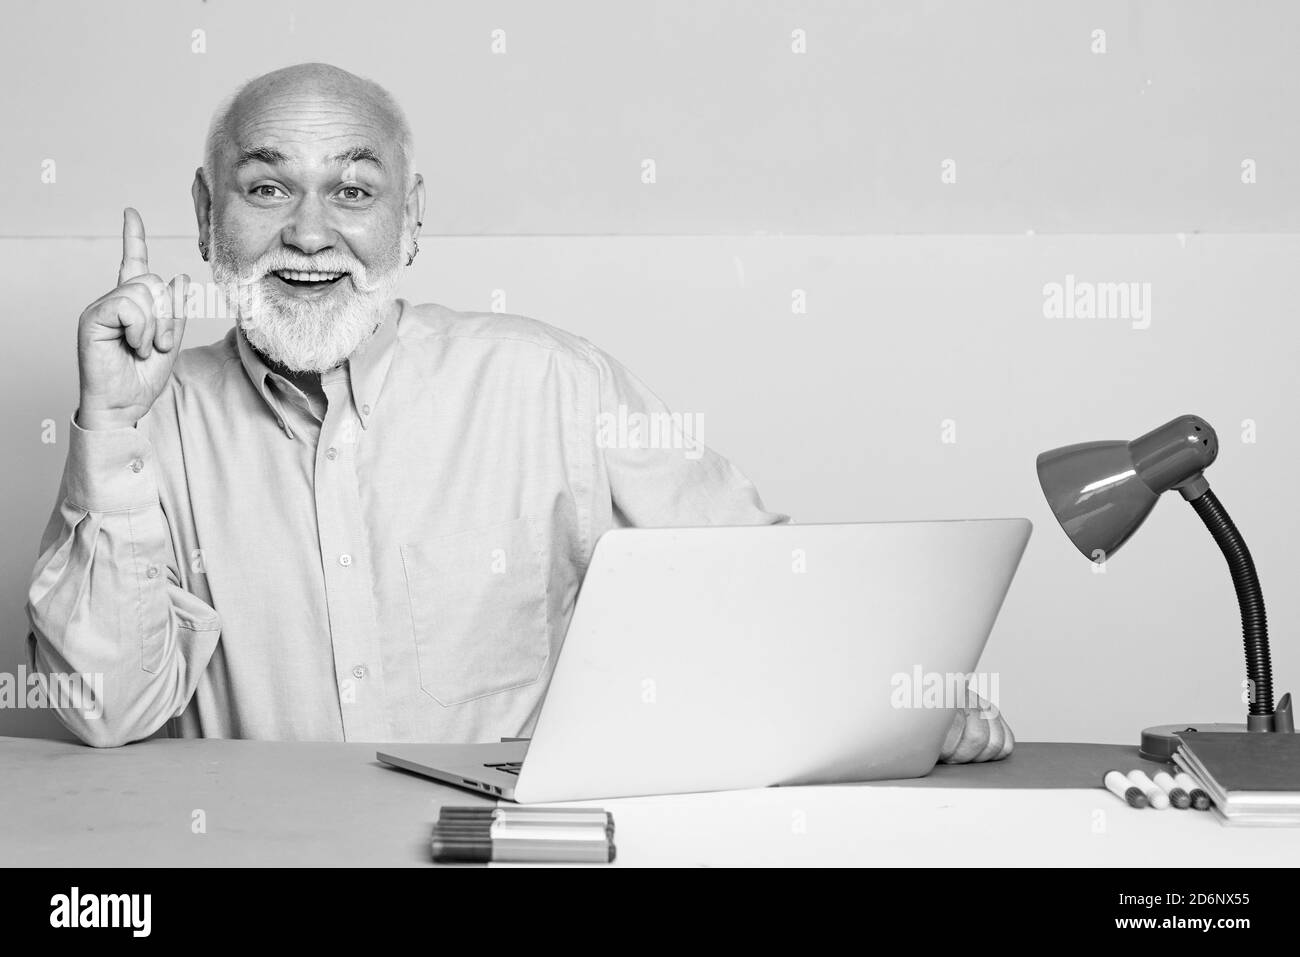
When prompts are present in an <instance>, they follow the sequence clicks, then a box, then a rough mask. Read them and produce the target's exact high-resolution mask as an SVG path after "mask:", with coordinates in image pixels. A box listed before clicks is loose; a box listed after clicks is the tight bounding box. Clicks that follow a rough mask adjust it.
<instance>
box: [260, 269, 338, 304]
mask: <svg viewBox="0 0 1300 957" xmlns="http://www.w3.org/2000/svg"><path fill="white" fill-rule="evenodd" d="M268 275H270V276H272V277H274V278H275V280H276V282H277V283H278V284H279V285H280V286H281V287H282V288H284V289H287V290H288V291H289V292H290V293H291V294H292V295H294V296H298V297H299V298H307V299H310V298H315V296H316V295H325V294H327V293H328V292H329V291H330V290H331V289H332V288H333V287H334V285H335V284H336V283H337V282H338V281H339V280H340V279H342V278H343V277H344V276H346V275H348V273H345V272H335V271H332V270H329V271H326V270H321V271H307V270H302V269H276V270H274V271H272V272H271V273H269V274H268Z"/></svg>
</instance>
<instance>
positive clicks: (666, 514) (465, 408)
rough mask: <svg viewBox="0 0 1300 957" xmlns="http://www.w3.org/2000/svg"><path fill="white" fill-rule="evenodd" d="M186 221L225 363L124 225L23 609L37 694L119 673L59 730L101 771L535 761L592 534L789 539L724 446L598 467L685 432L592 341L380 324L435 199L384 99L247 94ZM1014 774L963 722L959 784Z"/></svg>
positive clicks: (390, 311) (86, 316)
mask: <svg viewBox="0 0 1300 957" xmlns="http://www.w3.org/2000/svg"><path fill="white" fill-rule="evenodd" d="M192 194H193V200H194V211H195V215H196V216H197V219H198V230H199V250H200V253H201V254H202V256H203V258H204V259H205V260H210V261H211V265H212V273H213V277H214V279H216V280H217V282H218V283H220V284H221V288H222V289H223V290H224V291H225V292H226V294H227V297H228V300H229V302H228V304H229V306H230V307H231V310H232V312H233V314H234V316H235V324H234V326H233V327H232V328H231V330H230V332H229V333H228V334H227V335H226V336H225V338H224V339H222V340H221V341H219V342H217V343H214V344H212V345H208V346H203V347H200V348H192V349H187V350H185V351H184V352H181V351H180V343H181V338H182V335H183V333H184V327H185V311H186V310H185V308H184V303H185V302H186V301H187V300H188V294H187V282H188V280H187V278H186V277H184V276H181V277H177V278H176V279H174V280H173V281H172V282H171V283H169V284H168V283H164V281H163V279H162V278H161V277H159V276H157V275H154V274H153V273H151V272H150V270H149V261H148V249H147V246H146V239H145V230H144V224H143V223H142V221H141V218H140V216H139V214H138V213H137V212H136V211H135V210H133V209H128V210H126V212H125V217H124V223H123V230H122V262H121V267H120V270H119V274H118V282H117V285H116V286H115V287H114V288H113V289H111V290H110V291H109V292H107V293H105V294H104V295H103V296H102V297H100V298H99V299H97V300H96V301H95V302H93V303H91V304H90V305H89V306H88V307H87V308H86V310H85V312H84V313H82V316H81V319H80V323H79V326H78V360H79V371H80V377H81V378H80V382H81V394H80V402H79V405H78V408H77V412H76V414H75V416H74V418H73V422H72V424H71V440H70V447H69V452H68V460H67V465H66V468H65V472H64V479H63V485H62V488H61V490H60V493H59V500H58V503H57V505H56V508H55V511H54V514H53V516H52V517H51V520H50V523H49V526H48V528H47V530H46V533H45V536H44V541H43V547H42V555H41V558H40V560H39V562H38V565H37V568H36V571H35V575H34V580H33V583H32V587H31V591H30V596H29V602H28V610H29V615H30V618H31V622H32V625H33V636H32V641H31V648H30V651H31V658H32V664H33V667H34V668H36V669H38V670H42V671H50V672H66V673H91V674H96V673H102V674H103V675H104V681H103V701H102V702H98V704H99V705H101V706H102V716H101V717H99V718H97V719H96V718H90V717H87V716H86V715H85V714H84V713H82V712H80V711H77V710H75V709H64V710H61V711H60V712H59V713H60V716H61V718H62V719H63V720H64V722H65V723H66V724H67V725H68V726H69V727H70V728H71V729H72V730H73V731H74V732H75V733H76V734H78V735H79V736H80V737H81V738H82V739H84V740H85V741H87V742H88V743H90V744H92V745H97V746H116V745H120V744H124V743H126V742H129V741H133V740H136V739H139V738H143V737H147V736H149V735H151V734H153V733H155V732H156V731H158V730H159V729H160V728H162V727H163V726H164V725H165V724H169V725H170V729H169V730H170V731H171V733H172V734H174V735H185V736H215V737H246V738H268V739H308V740H336V741H337V740H350V741H443V742H471V741H483V740H493V739H496V738H499V737H503V736H515V735H526V734H527V733H528V732H529V731H530V729H531V727H532V724H533V722H534V720H535V718H536V714H537V709H538V706H539V704H540V701H541V697H542V693H543V691H544V689H545V687H546V684H547V679H548V676H549V672H550V668H551V666H552V663H553V662H554V660H555V652H556V650H557V647H558V645H559V642H560V641H561V640H562V638H563V635H564V632H565V628H566V626H567V623H568V619H569V616H570V613H571V611H572V609H573V604H574V598H575V596H576V593H577V590H578V585H579V583H580V581H581V578H582V575H583V572H584V570H585V568H586V566H587V563H588V560H589V559H590V557H591V553H592V548H593V546H594V544H595V541H596V539H597V538H598V537H599V536H600V534H601V533H602V532H604V531H605V530H606V529H608V528H611V527H614V526H616V525H625V524H634V525H703V524H733V525H737V524H759V523H773V522H780V521H785V520H786V516H784V515H782V514H780V513H776V512H771V511H768V510H767V509H765V508H764V507H763V505H762V503H761V501H760V499H759V496H758V494H757V492H756V491H755V489H754V486H753V485H752V484H751V483H750V482H749V481H748V480H747V479H746V478H745V477H744V476H743V475H742V474H741V473H740V472H739V471H738V470H737V469H736V468H735V467H734V466H732V465H731V464H729V463H728V462H727V461H725V460H724V459H723V458H721V457H720V456H718V455H717V454H715V453H714V452H713V451H711V450H709V449H707V448H704V447H702V446H698V445H694V444H693V443H690V442H687V443H685V447H682V446H681V444H679V443H667V444H672V445H677V446H678V447H674V448H644V447H640V448H639V447H631V448H628V447H617V445H618V444H617V443H608V442H600V441H598V437H599V432H600V428H599V425H600V422H601V421H602V416H609V415H618V414H628V415H631V414H634V413H641V414H643V415H648V416H657V415H667V414H668V413H667V410H666V409H665V407H664V405H663V403H661V402H660V400H659V399H658V398H656V397H655V395H654V394H653V393H652V392H651V391H650V390H649V389H647V388H646V386H645V385H644V384H642V383H641V382H640V381H639V380H638V379H636V378H635V377H634V376H633V375H632V374H630V373H629V372H628V371H627V370H626V369H625V368H623V366H621V365H620V364H619V363H618V362H616V361H615V360H614V359H612V358H611V357H610V356H608V355H606V354H605V353H604V352H602V351H600V350H599V349H597V348H596V347H594V346H593V345H591V344H590V343H589V342H587V341H586V340H585V339H582V338H579V337H577V336H574V335H570V334H567V333H564V332H562V331H560V330H558V329H555V328H552V327H550V326H548V325H545V324H543V323H540V322H537V321H534V320H531V319H527V318H524V317H520V316H510V315H499V314H492V313H487V314H484V313H460V312H454V311H452V310H450V309H446V308H444V307H442V306H438V305H412V304H411V303H409V302H406V301H405V300H402V299H397V298H394V289H395V286H396V284H397V279H398V276H399V274H400V272H401V270H402V267H403V266H404V265H410V264H411V262H412V261H413V260H414V258H415V256H416V255H417V254H418V251H419V245H418V236H419V230H420V226H421V221H422V219H423V217H424V203H425V199H424V183H423V180H422V179H421V177H420V175H419V174H418V173H416V172H415V167H414V154H413V149H412V138H411V134H410V130H409V128H408V126H407V123H406V120H405V118H404V117H403V115H402V111H401V110H400V109H399V107H398V105H397V104H396V102H395V101H394V100H393V98H392V97H391V96H390V95H389V94H388V93H387V92H386V91H384V90H383V89H382V88H380V87H379V86H377V85H376V84H374V83H372V82H369V81H367V80H363V79H361V78H359V77H356V76H353V75H352V74H350V73H347V72H345V71H343V70H340V69H337V68H334V67H331V66H327V65H323V64H305V65H300V66H295V67H289V68H287V69H283V70H278V71H276V72H273V73H269V74H266V75H265V76H261V77H258V78H257V79H255V80H253V81H251V82H249V83H248V84H246V85H245V86H243V87H242V88H241V89H240V90H238V91H237V93H236V94H235V95H234V96H233V97H232V98H231V99H230V100H229V101H228V102H227V103H225V104H224V105H223V106H222V107H221V108H220V109H219V110H218V111H217V114H216V116H215V118H214V120H213V122H212V126H211V132H210V135H209V137H208V143H207V150H206V155H205V160H204V165H203V167H202V168H201V169H200V170H198V172H197V173H196V175H195V178H194V184H193V189H192ZM643 421H648V420H643ZM679 421H680V420H679ZM661 444H664V443H661ZM1010 748H1011V736H1010V732H1009V730H1008V729H1007V728H1006V726H1005V724H1004V723H1003V722H1002V719H1001V717H1000V716H992V717H989V716H988V715H981V714H980V713H979V712H978V711H977V710H975V709H970V710H966V711H963V712H960V713H959V714H958V715H957V716H956V718H955V719H954V724H953V729H952V732H951V733H950V735H949V740H948V741H947V742H946V744H945V749H944V758H945V759H946V760H972V759H988V758H993V757H998V756H1002V755H1004V754H1006V753H1007V752H1009V750H1010Z"/></svg>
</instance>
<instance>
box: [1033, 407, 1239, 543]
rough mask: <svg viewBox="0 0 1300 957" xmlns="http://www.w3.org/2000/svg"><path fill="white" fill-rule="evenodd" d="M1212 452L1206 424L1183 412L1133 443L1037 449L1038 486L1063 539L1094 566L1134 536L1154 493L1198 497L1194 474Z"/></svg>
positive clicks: (1213, 441) (1214, 445)
mask: <svg viewBox="0 0 1300 957" xmlns="http://www.w3.org/2000/svg"><path fill="white" fill-rule="evenodd" d="M1218 452H1219V440H1218V437H1217V436H1216V435H1215V433H1214V429H1212V428H1210V424H1209V423H1208V422H1206V421H1205V420H1204V419H1202V418H1201V417H1200V416H1196V415H1183V416H1179V417H1178V418H1176V419H1173V420H1171V421H1169V422H1166V423H1165V424H1164V425H1162V426H1160V427H1159V428H1157V429H1152V430H1151V431H1150V432H1147V433H1146V434H1145V435H1141V436H1139V437H1138V438H1136V439H1134V440H1133V441H1132V442H1119V441H1113V442H1083V443H1080V444H1078V445H1067V446H1064V447H1062V448H1059V449H1052V450H1051V451H1050V452H1044V453H1042V454H1041V455H1039V456H1038V482H1039V484H1040V485H1042V487H1043V494H1044V495H1046V496H1047V504H1048V505H1049V506H1051V509H1052V514H1053V515H1055V516H1056V520H1057V521H1058V522H1060V523H1061V528H1063V529H1065V534H1066V535H1068V536H1069V538H1070V541H1072V542H1074V545H1075V547H1076V548H1078V549H1079V551H1081V552H1083V555H1084V557H1085V558H1088V559H1091V560H1092V561H1094V562H1098V563H1100V562H1104V561H1105V560H1106V559H1107V557H1109V556H1110V555H1113V554H1114V553H1115V551H1116V550H1117V549H1118V548H1119V547H1120V546H1121V545H1123V544H1124V543H1125V542H1126V541H1128V538H1129V536H1130V535H1132V534H1133V533H1134V532H1135V531H1137V529H1138V526H1140V525H1141V524H1142V522H1143V521H1144V520H1145V519H1146V517H1147V516H1148V515H1149V514H1150V513H1151V509H1153V508H1155V504H1156V502H1157V500H1159V498H1160V495H1161V493H1163V492H1166V491H1168V490H1169V489H1171V488H1178V489H1182V490H1183V491H1184V495H1188V496H1190V495H1192V494H1194V493H1197V492H1199V491H1200V487H1201V486H1204V485H1205V483H1204V480H1203V479H1202V478H1201V471H1202V470H1203V469H1205V468H1207V467H1208V466H1209V465H1211V464H1212V463H1213V462H1214V459H1215V457H1216V456H1217V455H1218ZM1205 487H1208V486H1205Z"/></svg>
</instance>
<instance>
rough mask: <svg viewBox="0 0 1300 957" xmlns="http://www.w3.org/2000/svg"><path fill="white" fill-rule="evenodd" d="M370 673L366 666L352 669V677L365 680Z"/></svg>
mask: <svg viewBox="0 0 1300 957" xmlns="http://www.w3.org/2000/svg"><path fill="white" fill-rule="evenodd" d="M367 674H369V672H367V671H366V666H365V665H357V666H355V667H354V668H353V669H352V677H354V678H364V677H365V676H366V675H367Z"/></svg>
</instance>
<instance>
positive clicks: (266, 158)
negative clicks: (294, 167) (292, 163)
mask: <svg viewBox="0 0 1300 957" xmlns="http://www.w3.org/2000/svg"><path fill="white" fill-rule="evenodd" d="M288 160H289V157H287V156H285V155H284V154H283V153H281V152H280V151H279V150H278V149H276V148H275V147H274V146H249V147H245V148H244V149H242V150H240V151H239V159H238V160H236V161H235V169H240V168H242V167H244V166H247V165H248V164H249V163H266V164H267V165H268V166H277V165H279V164H280V163H285V162H288Z"/></svg>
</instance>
